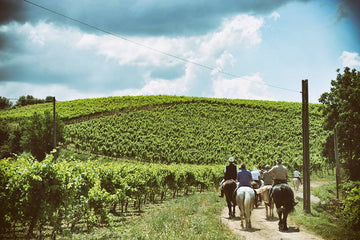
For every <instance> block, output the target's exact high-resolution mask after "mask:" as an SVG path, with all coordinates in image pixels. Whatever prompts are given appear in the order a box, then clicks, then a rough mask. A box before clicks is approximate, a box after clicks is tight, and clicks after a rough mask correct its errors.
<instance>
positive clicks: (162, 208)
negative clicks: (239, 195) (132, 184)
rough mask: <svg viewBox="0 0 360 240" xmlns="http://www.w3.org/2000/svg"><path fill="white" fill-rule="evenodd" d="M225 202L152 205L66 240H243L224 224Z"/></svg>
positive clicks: (194, 198) (207, 196) (207, 198)
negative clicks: (140, 211) (222, 218)
mask: <svg viewBox="0 0 360 240" xmlns="http://www.w3.org/2000/svg"><path fill="white" fill-rule="evenodd" d="M224 204H225V202H224V199H219V198H218V197H217V194H216V193H215V192H206V193H201V194H200V193H197V194H194V195H190V196H187V197H179V198H175V199H171V200H168V201H165V202H164V203H162V204H158V205H149V206H147V207H146V208H145V209H144V212H143V213H141V214H139V215H133V216H129V217H126V219H125V220H120V219H118V218H117V217H115V216H114V219H113V223H112V224H111V225H112V226H111V227H97V228H94V229H93V230H92V231H91V232H90V233H86V232H80V233H72V234H70V233H68V234H66V233H64V235H63V236H61V238H62V239H156V240H162V239H164V240H165V239H166V240H167V239H179V240H180V239H240V238H239V237H238V236H236V235H234V234H233V233H232V232H231V231H230V230H229V229H228V228H227V227H226V226H225V225H224V224H223V223H222V222H221V217H220V216H221V212H222V209H223V208H224Z"/></svg>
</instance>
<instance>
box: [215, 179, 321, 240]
mask: <svg viewBox="0 0 360 240" xmlns="http://www.w3.org/2000/svg"><path fill="white" fill-rule="evenodd" d="M319 184H320V185H321V183H318V182H316V183H315V182H314V185H316V186H320V185H319ZM314 185H313V183H311V187H314ZM294 193H295V192H294ZM295 194H296V195H297V196H299V197H300V196H302V192H297V193H295ZM313 197H314V196H312V197H311V200H312V201H313V199H316V198H313ZM315 201H316V200H315ZM224 204H225V200H224ZM221 221H222V222H223V223H224V224H226V225H227V226H228V227H229V228H230V229H231V230H232V231H233V232H234V233H235V234H237V235H239V236H242V237H244V238H245V239H246V240H279V239H282V240H298V239H316V240H320V239H323V238H321V237H320V236H317V235H315V234H314V233H311V232H310V231H307V230H306V229H305V228H304V227H302V226H299V225H296V224H295V223H293V222H291V221H290V220H289V218H288V228H289V230H288V231H286V232H281V231H279V226H278V217H277V213H276V208H275V209H274V217H273V218H269V219H266V216H265V206H264V204H263V203H262V204H261V205H260V206H258V208H254V210H253V211H252V213H251V225H252V228H251V229H245V228H242V227H241V225H240V223H241V222H240V212H239V208H238V207H236V212H235V218H229V215H228V208H227V207H225V208H224V209H223V211H222V214H221ZM244 225H245V221H244Z"/></svg>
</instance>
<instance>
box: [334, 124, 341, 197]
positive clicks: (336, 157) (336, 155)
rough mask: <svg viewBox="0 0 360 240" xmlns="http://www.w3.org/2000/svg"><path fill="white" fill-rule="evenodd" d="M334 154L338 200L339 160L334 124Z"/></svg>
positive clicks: (337, 195)
mask: <svg viewBox="0 0 360 240" xmlns="http://www.w3.org/2000/svg"><path fill="white" fill-rule="evenodd" d="M334 154H335V163H336V199H337V200H339V184H340V162H339V152H338V136H337V128H336V126H335V128H334Z"/></svg>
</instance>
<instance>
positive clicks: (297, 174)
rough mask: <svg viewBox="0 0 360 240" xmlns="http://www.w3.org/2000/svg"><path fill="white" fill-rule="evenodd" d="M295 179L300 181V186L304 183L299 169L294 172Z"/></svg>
mask: <svg viewBox="0 0 360 240" xmlns="http://www.w3.org/2000/svg"><path fill="white" fill-rule="evenodd" d="M294 178H297V179H299V181H300V184H302V183H301V177H300V172H299V171H298V170H297V168H295V171H294Z"/></svg>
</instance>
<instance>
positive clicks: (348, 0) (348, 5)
mask: <svg viewBox="0 0 360 240" xmlns="http://www.w3.org/2000/svg"><path fill="white" fill-rule="evenodd" d="M337 13H338V19H337V20H338V21H340V20H342V19H346V18H349V19H350V20H351V21H352V23H353V31H354V32H356V34H357V37H358V39H359V40H360V1H359V0H342V1H340V3H339V5H338V9H337Z"/></svg>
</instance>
